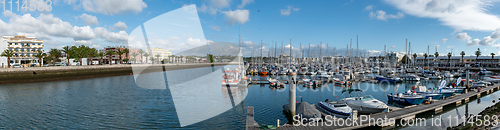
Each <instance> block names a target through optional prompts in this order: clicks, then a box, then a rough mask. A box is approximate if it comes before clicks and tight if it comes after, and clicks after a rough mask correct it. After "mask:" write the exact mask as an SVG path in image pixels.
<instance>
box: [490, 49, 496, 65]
mask: <svg viewBox="0 0 500 130" xmlns="http://www.w3.org/2000/svg"><path fill="white" fill-rule="evenodd" d="M490 55H491V65H493V58H495V53H493V52H492V53H490Z"/></svg>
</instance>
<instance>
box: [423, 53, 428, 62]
mask: <svg viewBox="0 0 500 130" xmlns="http://www.w3.org/2000/svg"><path fill="white" fill-rule="evenodd" d="M427 57H429V55H427V53H424V63H426V62H427ZM426 64H427V63H426Z"/></svg>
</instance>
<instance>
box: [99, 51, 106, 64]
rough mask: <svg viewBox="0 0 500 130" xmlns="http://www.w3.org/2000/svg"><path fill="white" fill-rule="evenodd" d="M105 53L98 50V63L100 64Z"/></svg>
mask: <svg viewBox="0 0 500 130" xmlns="http://www.w3.org/2000/svg"><path fill="white" fill-rule="evenodd" d="M105 55H106V54H104V53H103V52H98V53H97V56H98V57H100V58H101V60H99V65H102V58H103V57H104V56H105Z"/></svg>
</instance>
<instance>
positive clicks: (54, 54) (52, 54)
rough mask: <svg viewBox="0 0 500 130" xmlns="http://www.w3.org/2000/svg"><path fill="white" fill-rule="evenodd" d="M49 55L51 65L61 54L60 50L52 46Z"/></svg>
mask: <svg viewBox="0 0 500 130" xmlns="http://www.w3.org/2000/svg"><path fill="white" fill-rule="evenodd" d="M49 55H50V57H52V65H55V62H56V59H57V58H58V57H60V56H61V51H60V50H58V49H55V48H53V49H50V51H49Z"/></svg>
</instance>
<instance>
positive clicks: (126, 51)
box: [123, 48, 130, 63]
mask: <svg viewBox="0 0 500 130" xmlns="http://www.w3.org/2000/svg"><path fill="white" fill-rule="evenodd" d="M123 53H125V57H127V61H125V62H127V63H128V61H129V60H128V59H130V57H128V53H130V50H128V48H125V49H123Z"/></svg>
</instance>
